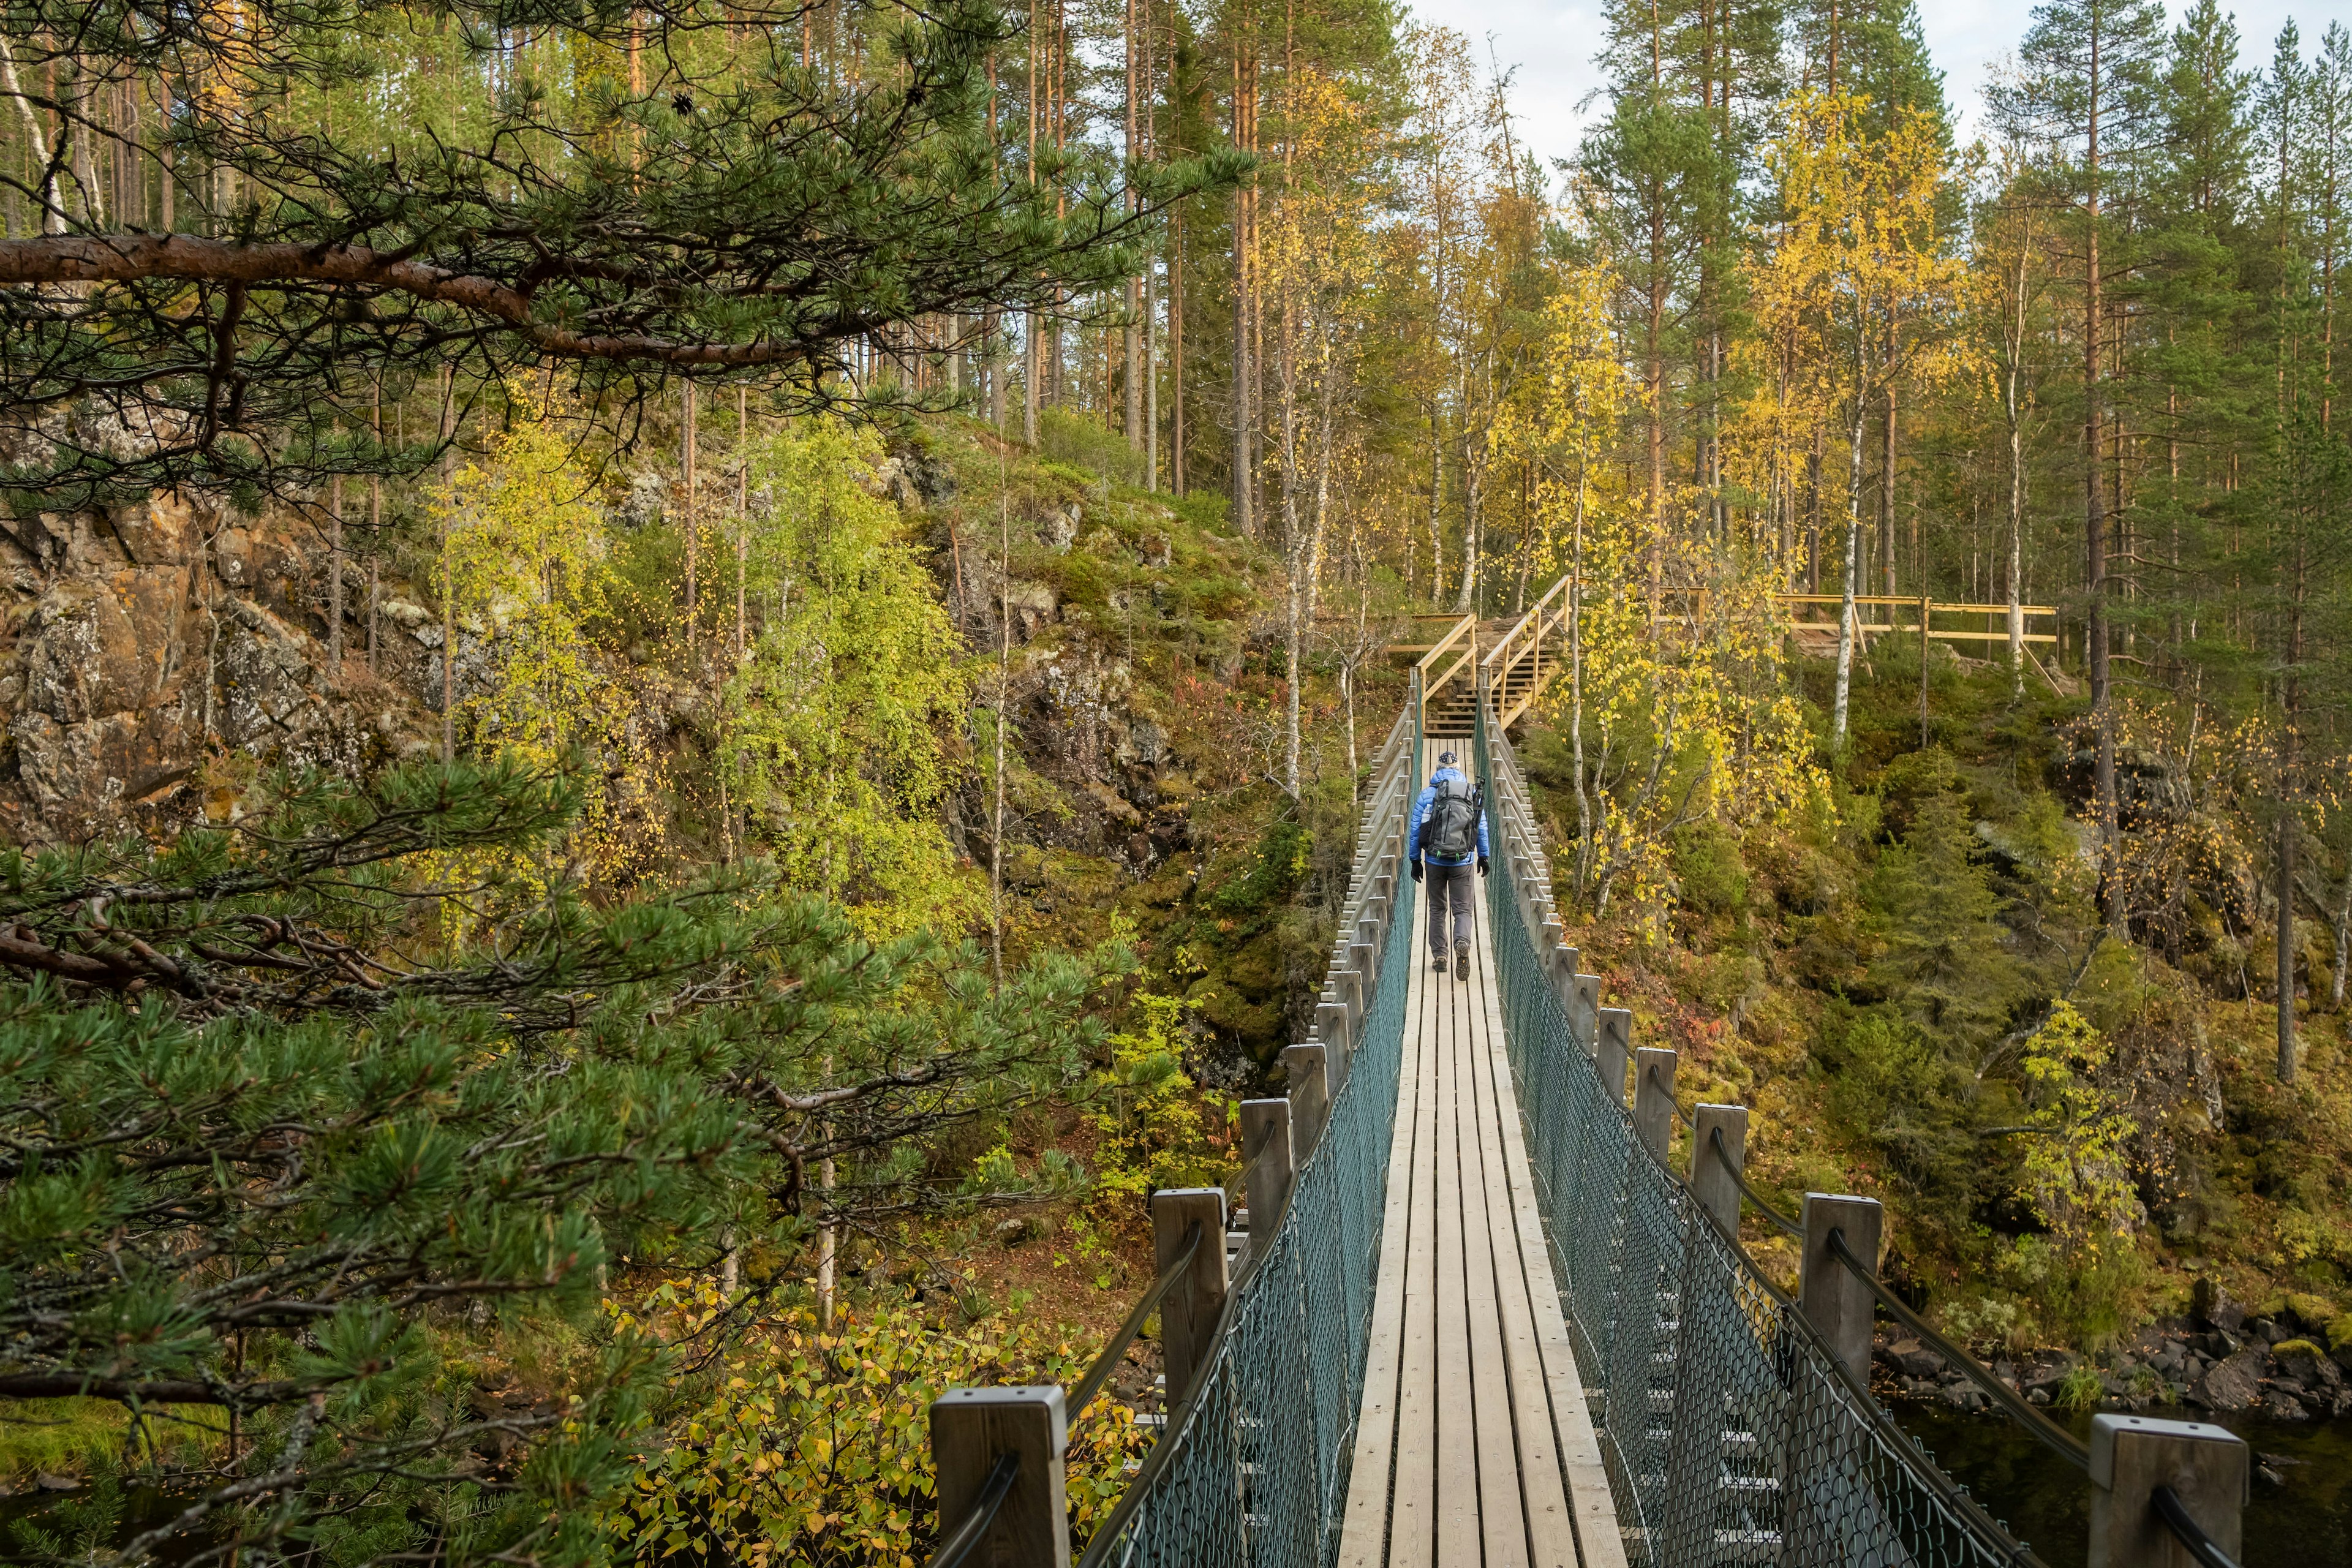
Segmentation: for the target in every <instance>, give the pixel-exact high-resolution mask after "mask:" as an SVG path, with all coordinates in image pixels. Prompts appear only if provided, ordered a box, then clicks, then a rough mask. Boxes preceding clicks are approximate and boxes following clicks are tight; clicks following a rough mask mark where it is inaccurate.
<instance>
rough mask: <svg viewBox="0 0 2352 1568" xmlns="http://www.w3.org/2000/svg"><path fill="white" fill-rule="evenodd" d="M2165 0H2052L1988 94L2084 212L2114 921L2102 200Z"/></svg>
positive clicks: (2102, 779) (2151, 65)
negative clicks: (2047, 157)
mask: <svg viewBox="0 0 2352 1568" xmlns="http://www.w3.org/2000/svg"><path fill="white" fill-rule="evenodd" d="M2163 19H2164V12H2163V8H2162V7H2161V6H2160V5H2157V4H2156V3H2155V0H2047V3H2046V4H2043V5H2038V6H2036V7H2035V8H2034V12H2033V26H2032V28H2030V29H2029V30H2028V31H2027V33H2026V36H2025V39H2024V41H2023V43H2022V44H2021V45H2020V47H2019V51H2018V53H2019V66H2020V75H2019V77H2018V79H2016V80H2014V81H2012V82H2010V83H2006V84H2002V85H2000V86H1999V87H1997V88H1996V89H1994V91H1993V92H1992V93H1991V94H1990V98H1991V101H1992V107H1993V110H1994V111H1995V113H1996V114H1997V115H1998V116H1999V117H2000V119H2002V120H2003V121H2006V122H2007V124H2008V125H2009V126H2010V128H2011V131H2012V132H2013V133H2015V134H2016V135H2018V136H2019V137H2020V138H2021V140H2030V141H2034V142H2043V143H2045V144H2047V145H2049V146H2051V147H2052V148H2053V149H2054V150H2055V152H2056V153H2057V155H2058V156H2059V157H2060V158H2061V159H2062V160H2063V163H2061V165H2060V169H2059V174H2060V179H2061V182H2062V183H2061V186H2060V189H2061V191H2062V193H2063V195H2065V196H2066V197H2067V198H2068V199H2069V200H2075V199H2079V201H2080V202H2081V204H2082V213H2083V230H2082V232H2083V250H2082V256H2081V265H2082V269H2083V270H2082V276H2083V318H2082V319H2083V332H2082V344H2081V348H2082V355H2083V395H2084V413H2083V436H2084V445H2083V465H2084V467H2083V474H2084V479H2083V483H2084V513H2083V516H2084V523H2083V546H2084V580H2083V593H2084V612H2085V616H2084V618H2085V622H2086V626H2085V630H2084V650H2085V654H2086V663H2087V664H2088V667H2089V672H2090V686H2091V709H2092V714H2093V719H2094V722H2095V725H2096V727H2097V731H2098V758H2097V763H2096V764H2095V766H2096V783H2095V788H2096V790H2097V793H2098V813H2099V829H2100V834H2101V838H2102V847H2101V851H2100V853H2101V855H2102V856H2103V858H2104V859H2103V870H2102V873H2101V875H2102V879H2103V883H2102V885H2103V889H2104V900H2103V901H2104V903H2105V910H2106V914H2107V920H2108V923H2109V924H2111V925H2113V926H2115V927H2116V928H2117V929H2118V930H2119V931H2120V930H2121V929H2122V928H2123V927H2124V925H2125V923H2126V902H2125V884H2124V877H2123V871H2122V859H2121V853H2122V845H2121V837H2122V832H2121V827H2120V825H2119V823H2118V820H2117V813H2116V711H2115V700H2114V692H2113V690H2112V683H2111V679H2110V674H2109V670H2110V666H2109V648H2108V642H2109V635H2110V632H2109V616H2110V607H2109V604H2108V587H2107V555H2108V551H2109V541H2108V537H2107V527H2108V516H2107V512H2108V508H2107V503H2106V496H2105V491H2104V490H2103V489H2102V487H2101V480H2102V479H2103V477H2104V476H2103V474H2102V472H2101V462H2102V459H2103V457H2104V455H2105V450H2106V401H2105V400H2106V396H2107V394H2106V391H2105V375H2106V359H2105V354H2106V345H2107V333H2108V331H2109V330H2110V329H2109V326H2108V323H2107V321H2106V306H2105V293H2104V289H2105V281H2106V279H2105V272H2104V271H2103V270H2102V268H2103V266H2104V265H2105V264H2104V263H2103V262H2102V260H2101V258H2100V240H2101V237H2102V234H2103V231H2104V229H2105V216H2104V213H2103V209H2102V206H2101V204H2102V202H2103V201H2104V200H2105V197H2106V195H2107V192H2108V188H2109V185H2110V184H2111V183H2112V182H2113V178H2114V165H2115V164H2116V163H2117V162H2119V161H2122V160H2125V159H2127V158H2128V157H2129V155H2130V154H2132V153H2136V152H2137V151H2138V149H2139V148H2140V146H2141V145H2142V144H2143V143H2144V142H2145V140H2146V139H2147V136H2148V134H2149V133H2150V132H2151V131H2152V130H2153V122H2154V115H2153V108H2154V104H2153V98H2154V78H2155V74H2156V69H2157V66H2158V58H2159V55H2160V51H2161V48H2162V44H2163Z"/></svg>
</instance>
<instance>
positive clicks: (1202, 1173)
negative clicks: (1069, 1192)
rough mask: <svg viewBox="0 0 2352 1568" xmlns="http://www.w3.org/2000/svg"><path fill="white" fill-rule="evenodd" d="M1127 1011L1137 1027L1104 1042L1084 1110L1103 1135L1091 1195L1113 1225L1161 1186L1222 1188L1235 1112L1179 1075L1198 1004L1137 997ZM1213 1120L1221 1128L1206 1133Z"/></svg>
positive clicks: (1179, 999) (1228, 1164)
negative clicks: (1103, 1057) (1105, 1206)
mask: <svg viewBox="0 0 2352 1568" xmlns="http://www.w3.org/2000/svg"><path fill="white" fill-rule="evenodd" d="M1130 1005H1132V1007H1133V1008H1134V1012H1135V1017H1136V1020H1137V1024H1138V1027H1137V1028H1135V1029H1133V1030H1131V1031H1125V1032H1120V1031H1114V1032H1113V1033H1112V1035H1111V1036H1110V1058H1109V1061H1108V1065H1107V1066H1106V1067H1105V1068H1103V1070H1102V1071H1101V1072H1099V1073H1098V1074H1097V1076H1096V1081H1095V1101H1094V1109H1093V1110H1091V1111H1090V1112H1089V1116H1090V1118H1091V1120H1092V1121H1093V1122H1094V1124H1095V1127H1096V1129H1097V1131H1099V1132H1100V1133H1101V1135H1102V1142H1101V1143H1100V1144H1099V1145H1098V1146H1097V1156H1096V1158H1097V1165H1098V1169H1097V1173H1096V1180H1095V1190H1096V1192H1097V1195H1098V1197H1100V1198H1103V1199H1108V1201H1109V1208H1110V1211H1111V1213H1112V1215H1113V1216H1114V1218H1116V1219H1118V1220H1127V1219H1131V1218H1132V1217H1133V1216H1134V1215H1137V1214H1139V1213H1140V1212H1141V1205H1142V1202H1143V1200H1144V1199H1146V1198H1148V1197H1150V1194H1153V1193H1154V1192H1157V1191H1158V1190H1160V1188H1162V1187H1201V1186H1219V1185H1222V1184H1223V1183H1224V1181H1225V1180H1226V1178H1227V1177H1228V1176H1229V1175H1230V1174H1231V1173H1232V1163H1233V1161H1232V1154H1231V1151H1230V1149H1229V1148H1228V1147H1226V1146H1225V1145H1226V1142H1227V1141H1228V1140H1229V1138H1230V1131H1231V1123H1232V1121H1233V1118H1234V1115H1235V1114H1236V1109H1235V1102H1234V1100H1231V1099H1230V1098H1228V1097H1226V1096H1223V1095H1219V1094H1206V1095H1204V1094H1202V1093H1200V1092H1199V1091H1198V1090H1197V1089H1195V1087H1194V1085H1193V1082H1192V1079H1191V1078H1190V1077H1189V1076H1188V1075H1187V1074H1186V1073H1185V1071H1184V1047H1185V1044H1186V1039H1185V1031H1184V1024H1185V1019H1186V1016H1187V1015H1188V1014H1190V1013H1192V1012H1194V1011H1197V1010H1198V1009H1199V1008H1200V1007H1201V1005H1202V1004H1201V1003H1199V1002H1197V1001H1188V1000H1186V999H1184V998H1182V997H1177V996H1162V995H1156V994H1153V993H1151V992H1149V991H1139V992H1138V993H1137V994H1135V996H1134V997H1133V998H1132V1000H1131V1004H1130ZM1212 1118H1214V1119H1215V1121H1217V1122H1218V1123H1220V1125H1217V1126H1215V1127H1212V1125H1211V1119H1212ZM1212 1133H1214V1134H1215V1141H1214V1142H1213V1141H1212Z"/></svg>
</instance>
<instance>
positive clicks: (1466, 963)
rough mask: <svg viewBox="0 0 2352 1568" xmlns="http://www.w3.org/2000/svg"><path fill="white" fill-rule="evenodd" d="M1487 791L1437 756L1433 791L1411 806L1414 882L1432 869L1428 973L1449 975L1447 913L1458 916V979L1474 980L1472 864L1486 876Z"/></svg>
mask: <svg viewBox="0 0 2352 1568" xmlns="http://www.w3.org/2000/svg"><path fill="white" fill-rule="evenodd" d="M1404 858H1405V860H1406V861H1407V863H1409V864H1410V865H1411V866H1412V879H1413V880H1414V881H1416V882H1418V881H1420V880H1421V879H1422V863H1423V861H1427V862H1428V865H1429V871H1428V878H1429V954H1430V963H1429V967H1430V968H1432V969H1433V970H1435V971H1437V972H1438V973H1441V974H1443V973H1444V972H1445V911H1446V910H1449V909H1451V910H1453V911H1454V978H1455V979H1456V980H1467V979H1469V978H1470V920H1471V915H1470V898H1471V889H1472V887H1473V886H1474V884H1473V883H1472V882H1471V880H1470V863H1471V861H1472V860H1474V859H1475V860H1476V861H1477V863H1478V875H1480V876H1481V877H1483V876H1485V875H1486V786H1485V785H1484V784H1480V785H1478V786H1476V787H1475V788H1473V787H1472V785H1471V784H1470V781H1469V780H1468V779H1466V778H1464V777H1463V776H1462V770H1461V769H1460V768H1457V767H1455V766H1454V753H1453V752H1438V753H1437V771H1436V772H1435V773H1432V774H1430V775H1429V787H1428V788H1427V789H1424V790H1423V791H1422V792H1421V797H1420V798H1419V799H1418V800H1415V801H1414V802H1413V803H1412V832H1411V833H1410V834H1409V835H1408V836H1407V837H1406V839H1405V846H1404Z"/></svg>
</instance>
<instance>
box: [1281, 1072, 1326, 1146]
mask: <svg viewBox="0 0 2352 1568" xmlns="http://www.w3.org/2000/svg"><path fill="white" fill-rule="evenodd" d="M1282 1070H1283V1071H1284V1073H1285V1074H1286V1075H1287V1076H1288V1078H1289V1079H1290V1147H1291V1149H1292V1151H1293V1152H1296V1153H1297V1155H1298V1156H1299V1157H1300V1158H1301V1159H1304V1158H1305V1157H1306V1156H1307V1155H1308V1154H1312V1153H1313V1152H1315V1146H1316V1145H1317V1144H1318V1143H1320V1142H1322V1141H1323V1123H1324V1121H1326V1120H1327V1119H1328V1117H1329V1116H1330V1114H1331V1088H1330V1080H1329V1079H1328V1077H1327V1076H1326V1068H1325V1066H1324V1060H1323V1047H1320V1046H1311V1045H1310V1046H1285V1047H1283V1050H1282Z"/></svg>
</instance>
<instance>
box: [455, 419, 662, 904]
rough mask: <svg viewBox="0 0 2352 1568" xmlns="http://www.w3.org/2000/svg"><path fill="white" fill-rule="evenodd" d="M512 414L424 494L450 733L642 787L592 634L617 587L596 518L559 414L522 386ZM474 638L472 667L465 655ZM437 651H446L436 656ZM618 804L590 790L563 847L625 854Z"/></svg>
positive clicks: (598, 857)
mask: <svg viewBox="0 0 2352 1568" xmlns="http://www.w3.org/2000/svg"><path fill="white" fill-rule="evenodd" d="M508 395H509V398H510V400H511V401H512V404H513V408H514V417H513V418H512V420H511V422H510V424H509V427H508V429H507V430H506V431H505V432H504V433H503V434H502V435H500V436H499V437H498V438H497V439H495V440H494V441H492V442H491V443H490V445H489V447H488V450H487V451H486V452H484V454H483V455H482V457H481V458H479V459H478V460H476V461H471V462H468V463H467V464H466V465H465V466H464V467H463V468H459V469H457V472H456V473H454V474H453V475H451V476H450V479H449V482H448V484H447V485H446V486H444V487H441V488H440V489H437V490H436V491H434V492H431V493H429V494H428V496H427V500H426V506H427V517H428V519H429V520H430V521H431V522H432V523H433V525H434V527H435V529H436V531H437V532H439V533H440V534H441V535H442V537H443V541H444V542H443V549H442V567H443V570H444V572H445V573H446V578H445V581H446V583H447V584H448V591H449V593H450V595H451V596H452V605H451V608H452V611H453V614H454V618H455V620H456V622H457V627H458V630H459V634H460V636H459V645H460V646H459V649H458V652H459V654H460V658H461V661H460V664H459V677H460V679H459V682H458V686H457V734H458V737H459V739H460V740H461V742H464V743H465V744H467V745H468V746H471V747H475V748H478V749H479V750H482V751H486V752H510V753H514V754H517V755H519V756H520V757H522V758H523V759H524V760H526V761H528V762H529V763H531V764H533V765H534V766H538V767H541V768H551V767H554V766H556V765H558V764H560V763H562V762H564V761H565V760H566V759H567V758H569V757H571V756H572V755H573V754H574V753H585V754H586V755H587V756H588V757H589V758H591V759H592V760H593V762H595V763H600V764H602V765H603V766H604V768H605V769H607V770H609V768H610V767H611V765H612V764H613V763H615V762H625V763H626V764H627V771H628V772H629V773H631V774H632V775H633V781H632V782H633V785H634V787H635V788H637V789H640V790H642V789H647V788H657V787H658V780H657V779H655V778H652V777H649V776H647V771H648V770H649V769H650V768H652V767H653V766H655V764H654V763H652V761H651V759H649V758H646V757H645V756H642V755H640V754H638V753H639V752H640V751H641V748H639V747H637V746H635V745H633V744H632V742H631V740H630V736H629V733H628V731H629V723H628V719H629V715H630V714H631V713H632V712H633V711H634V710H635V707H636V705H637V699H636V695H635V692H634V691H632V690H631V689H628V688H627V687H625V685H623V684H622V683H621V682H620V681H618V680H616V679H614V676H613V674H612V673H611V669H612V666H611V665H610V664H609V663H608V662H606V661H603V660H600V659H599V658H598V657H597V656H598V649H597V647H596V646H595V644H594V642H593V638H592V637H591V634H590V631H589V626H590V625H591V623H592V622H593V621H594V620H595V619H596V618H597V616H600V615H601V614H603V613H604V611H605V610H606V609H607V608H608V607H609V606H608V603H607V600H608V596H609V595H610V593H611V590H612V587H613V579H612V576H611V574H610V572H609V570H608V567H607V564H606V559H605V542H606V537H607V536H606V532H605V527H604V512H603V510H602V509H601V507H600V506H599V505H598V504H597V500H596V496H595V493H594V488H593V483H592V481H591V480H590V479H589V477H588V475H587V474H586V473H585V472H584V471H583V469H582V468H581V466H580V465H579V464H578V463H577V462H576V461H575V460H574V457H573V445H572V439H571V436H570V434H569V433H568V431H567V429H566V428H565V426H564V423H563V421H562V418H561V417H560V416H561V414H562V410H561V409H559V408H555V407H551V405H548V404H547V403H545V402H544V401H542V400H541V398H540V397H539V395H537V394H536V392H535V391H534V390H533V389H532V388H530V386H529V385H528V384H521V383H517V384H513V385H510V386H509V389H508ZM468 639H473V640H474V642H475V646H477V647H478V648H479V649H480V656H481V657H480V663H479V665H478V667H477V668H468V666H467V664H466V663H465V662H464V660H463V655H464V653H465V648H466V644H467V641H468ZM444 652H445V655H446V652H447V650H446V649H445V650H444ZM622 816H623V812H622V810H621V806H620V804H619V803H618V802H616V800H615V799H614V797H613V795H611V793H610V792H608V791H603V790H594V789H592V790H590V791H588V792H587V795H586V798H585V801H584V803H583V811H582V815H581V817H580V819H579V821H578V822H577V823H576V824H575V826H574V827H573V829H572V836H571V839H570V842H569V843H568V845H567V846H566V850H567V853H568V854H570V855H571V856H572V857H573V858H575V859H576V860H578V861H579V862H581V863H582V864H583V865H584V866H585V867H587V868H590V869H592V870H593V871H596V872H611V871H613V870H614V869H615V868H618V867H619V866H620V865H621V864H622V863H623V862H624V861H625V860H626V859H627V858H629V853H630V851H629V847H628V846H627V845H626V844H625V842H624V833H623V826H622V822H621V818H622Z"/></svg>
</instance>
